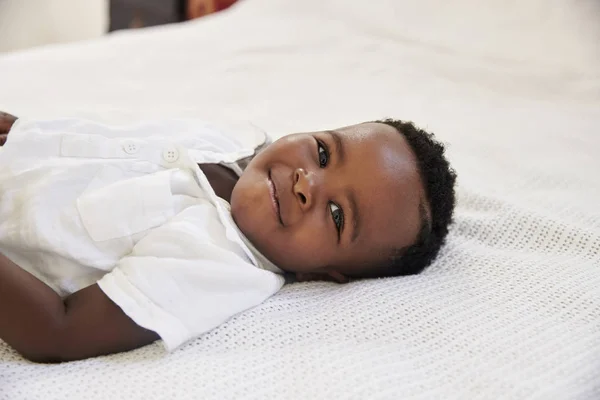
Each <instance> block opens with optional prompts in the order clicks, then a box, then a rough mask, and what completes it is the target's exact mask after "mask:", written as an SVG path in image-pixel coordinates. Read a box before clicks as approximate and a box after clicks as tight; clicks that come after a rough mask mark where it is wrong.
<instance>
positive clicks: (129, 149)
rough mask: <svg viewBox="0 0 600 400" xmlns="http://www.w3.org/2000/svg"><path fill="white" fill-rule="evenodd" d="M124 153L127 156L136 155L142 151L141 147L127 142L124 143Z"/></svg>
mask: <svg viewBox="0 0 600 400" xmlns="http://www.w3.org/2000/svg"><path fill="white" fill-rule="evenodd" d="M123 151H125V153H127V154H136V153H137V152H138V151H140V146H139V145H138V144H137V143H134V142H125V143H123Z"/></svg>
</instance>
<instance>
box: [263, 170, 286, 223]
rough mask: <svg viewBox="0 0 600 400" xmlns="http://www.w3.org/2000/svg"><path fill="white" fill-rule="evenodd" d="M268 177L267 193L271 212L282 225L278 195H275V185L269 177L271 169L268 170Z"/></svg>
mask: <svg viewBox="0 0 600 400" xmlns="http://www.w3.org/2000/svg"><path fill="white" fill-rule="evenodd" d="M268 176H269V179H268V180H267V182H268V185H269V194H270V196H271V205H272V206H273V212H274V213H275V216H276V217H277V219H278V220H279V223H280V224H281V225H282V226H283V220H282V219H281V209H280V207H279V197H278V196H277V186H275V182H274V181H273V179H271V170H269V174H268Z"/></svg>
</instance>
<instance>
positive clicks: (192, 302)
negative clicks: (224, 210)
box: [98, 206, 284, 351]
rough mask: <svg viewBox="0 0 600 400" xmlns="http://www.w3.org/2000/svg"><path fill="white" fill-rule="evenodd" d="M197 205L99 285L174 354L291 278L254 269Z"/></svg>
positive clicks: (145, 240)
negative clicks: (180, 347)
mask: <svg viewBox="0 0 600 400" xmlns="http://www.w3.org/2000/svg"><path fill="white" fill-rule="evenodd" d="M207 213H210V210H209V209H208V208H206V207H204V208H203V207H201V206H193V207H190V208H188V209H186V210H184V211H183V212H182V213H180V214H179V215H177V216H176V217H175V218H173V219H172V220H171V221H170V222H169V223H167V224H165V225H163V226H161V227H159V228H156V229H154V230H153V231H151V232H150V233H149V234H148V235H147V236H146V237H144V238H143V239H142V240H140V241H139V242H138V243H137V244H136V246H135V247H134V249H133V251H132V253H131V254H130V255H128V256H127V257H125V258H123V259H121V260H120V261H119V263H118V264H117V266H116V267H115V268H114V269H113V270H112V271H111V272H110V273H108V274H107V275H105V276H104V277H103V278H102V279H101V280H100V281H99V282H98V284H99V286H100V288H101V289H102V290H103V291H104V293H105V294H106V295H107V296H108V297H109V298H110V299H111V300H112V301H114V302H115V303H116V304H117V305H118V306H119V307H120V308H121V309H122V310H123V311H124V312H125V313H126V314H127V315H128V316H129V317H130V318H131V319H133V321H135V322H136V323H137V324H138V325H140V326H142V327H144V328H146V329H149V330H152V331H154V332H156V333H157V334H158V335H159V336H160V337H161V339H162V340H163V342H164V344H165V347H166V348H167V350H169V351H171V350H173V349H175V348H176V347H178V346H179V345H181V344H182V343H184V342H186V341H188V340H190V339H192V338H195V337H197V336H199V335H201V334H203V333H205V332H208V331H209V330H211V329H213V328H215V327H217V326H218V325H220V324H222V323H223V322H225V321H227V320H228V319H229V318H231V317H232V316H234V315H236V314H238V313H240V312H242V311H244V310H247V309H249V308H251V307H254V306H256V305H258V304H260V303H262V302H263V301H264V300H266V299H267V298H269V297H270V296H272V295H273V294H275V293H276V292H277V291H278V290H279V289H280V288H281V287H282V286H283V283H284V278H283V277H282V276H280V275H277V274H275V273H273V272H270V271H266V270H263V269H260V268H257V267H255V266H254V265H253V264H251V263H250V262H249V261H247V260H246V259H245V258H244V256H243V253H242V252H241V249H238V248H237V245H235V244H234V243H232V242H230V241H228V240H227V239H226V237H225V234H224V231H223V232H220V231H219V230H218V229H217V230H216V232H215V230H214V229H211V230H210V232H209V231H208V230H207V229H206V228H207V226H206V222H205V221H206V220H207V218H208V219H210V218H211V216H210V215H207Z"/></svg>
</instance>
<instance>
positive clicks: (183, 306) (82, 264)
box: [0, 114, 455, 362]
mask: <svg viewBox="0 0 600 400" xmlns="http://www.w3.org/2000/svg"><path fill="white" fill-rule="evenodd" d="M15 120H16V119H15V118H14V117H12V116H10V115H7V114H3V115H0V130H2V129H3V130H4V132H1V131H0V135H2V134H4V135H7V136H6V138H7V139H8V140H7V143H6V144H5V146H4V147H3V148H2V149H1V150H0V168H1V169H0V218H1V220H0V321H1V322H2V323H1V324H0V338H1V339H3V340H5V341H6V342H7V343H9V344H10V345H12V346H13V347H14V348H15V349H16V350H17V351H19V352H20V353H21V354H23V355H24V356H26V357H27V358H29V359H31V360H34V361H41V362H52V361H67V360H75V359H81V358H86V357H93V356H97V355H102V354H110V353H114V352H120V351H127V350H130V349H133V348H137V347H140V346H143V345H146V344H148V343H151V342H153V341H155V340H157V339H159V338H160V339H162V340H163V342H164V344H165V346H166V347H167V349H169V350H171V349H174V348H176V347H178V346H179V345H181V344H182V343H184V342H186V341H187V340H190V339H192V338H194V337H197V336H199V335H201V334H202V333H204V332H207V331H208V330H210V329H212V328H214V327H216V326H218V325H219V324H221V323H223V322H224V321H226V320H227V319H228V318H230V317H231V316H233V315H235V314H237V313H239V312H241V311H243V310H246V309H248V308H250V307H253V306H256V305H257V304H260V303H261V302H262V301H264V300H265V299H267V298H268V297H270V296H271V295H273V294H274V293H276V292H277V291H278V290H279V289H280V288H281V286H282V285H283V283H284V279H283V277H282V275H283V274H284V273H287V274H288V275H293V276H295V277H296V278H297V280H299V281H305V280H313V279H320V280H334V281H337V282H340V283H343V282H347V281H348V280H349V279H355V278H373V277H384V276H399V275H409V274H415V273H419V272H420V271H422V270H423V269H424V268H425V267H426V266H427V265H429V264H430V263H431V261H432V260H433V259H434V258H435V257H436V255H437V253H438V251H439V249H440V247H441V245H442V244H443V242H444V239H445V237H446V235H447V233H448V226H449V224H450V222H451V219H452V213H453V209H454V202H455V199H454V183H455V174H454V172H453V171H452V169H451V168H450V166H449V164H448V162H447V160H446V158H445V156H444V148H443V146H442V145H441V144H439V143H438V142H436V141H435V140H434V138H433V136H432V135H431V134H429V133H427V132H425V131H423V130H420V129H418V128H416V127H415V126H414V125H413V124H411V123H406V122H402V121H397V120H384V121H377V122H370V123H363V124H358V125H353V126H348V127H344V128H340V129H336V130H329V131H323V132H312V133H300V134H294V135H289V136H285V137H283V138H281V139H279V140H278V141H276V142H274V143H272V144H270V145H268V146H266V147H265V148H264V149H263V150H262V151H260V152H258V154H255V152H254V151H253V150H252V149H250V150H248V149H244V148H242V147H241V146H240V145H239V144H238V143H236V142H235V140H233V139H232V138H228V137H227V136H224V134H223V133H221V132H218V131H217V130H215V129H214V128H211V127H209V126H208V125H205V124H201V123H199V122H183V121H171V122H168V123H166V122H165V123H155V124H146V125H138V126H135V127H125V128H115V127H108V126H103V125H99V124H94V123H91V122H88V121H81V120H55V121H39V122H38V121H22V120H17V122H16V123H15ZM13 123H14V126H13ZM241 159H244V160H250V162H249V163H248V165H247V167H245V168H242V163H241V162H238V161H239V160H241Z"/></svg>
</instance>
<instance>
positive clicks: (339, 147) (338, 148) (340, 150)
mask: <svg viewBox="0 0 600 400" xmlns="http://www.w3.org/2000/svg"><path fill="white" fill-rule="evenodd" d="M325 133H326V134H328V135H329V136H330V137H331V138H332V139H333V143H334V145H335V153H336V154H337V155H338V158H339V162H341V163H344V161H345V160H346V152H345V149H344V140H343V139H342V134H341V133H339V132H338V131H325Z"/></svg>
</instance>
